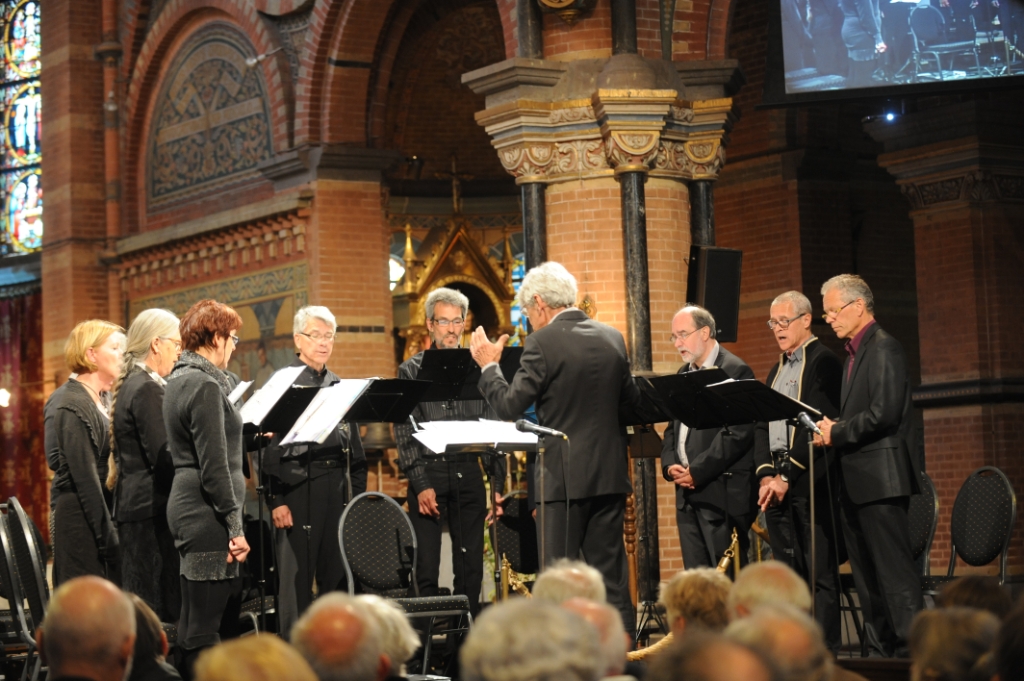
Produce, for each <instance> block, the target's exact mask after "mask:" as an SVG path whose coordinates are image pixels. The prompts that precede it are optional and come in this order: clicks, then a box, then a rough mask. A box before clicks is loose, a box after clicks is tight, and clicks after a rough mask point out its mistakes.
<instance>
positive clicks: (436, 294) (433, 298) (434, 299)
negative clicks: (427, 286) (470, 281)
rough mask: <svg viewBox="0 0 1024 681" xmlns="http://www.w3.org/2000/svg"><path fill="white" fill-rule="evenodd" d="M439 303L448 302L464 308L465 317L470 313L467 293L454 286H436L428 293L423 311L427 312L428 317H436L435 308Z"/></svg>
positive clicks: (463, 314) (461, 308)
mask: <svg viewBox="0 0 1024 681" xmlns="http://www.w3.org/2000/svg"><path fill="white" fill-rule="evenodd" d="M438 303H447V304H448V305H451V306H453V307H457V308H459V309H460V310H462V316H463V318H465V316H466V315H467V314H469V298H467V297H466V294H464V293H462V292H461V291H456V290H455V289H453V288H443V287H442V288H435V289H434V290H433V291H431V292H430V293H429V294H427V302H425V303H424V304H423V311H424V312H425V313H426V315H427V319H433V318H434V308H435V307H437V304H438Z"/></svg>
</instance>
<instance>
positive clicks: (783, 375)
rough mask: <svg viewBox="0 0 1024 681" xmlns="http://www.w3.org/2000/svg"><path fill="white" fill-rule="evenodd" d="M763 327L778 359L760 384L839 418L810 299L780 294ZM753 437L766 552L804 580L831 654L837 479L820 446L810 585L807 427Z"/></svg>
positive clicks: (782, 426)
mask: <svg viewBox="0 0 1024 681" xmlns="http://www.w3.org/2000/svg"><path fill="white" fill-rule="evenodd" d="M768 328H770V329H771V330H772V332H773V333H774V335H775V340H776V342H778V344H779V349H780V350H782V354H781V355H780V356H779V363H778V364H776V365H775V366H773V367H772V368H771V370H770V371H769V372H768V378H767V380H766V381H765V382H766V383H767V384H768V385H769V386H771V387H772V388H773V389H774V390H777V391H778V392H780V393H782V394H783V395H787V396H788V397H792V398H793V399H795V400H799V401H800V402H803V403H804V404H807V405H809V406H811V407H814V408H815V409H817V410H818V411H820V412H821V413H822V414H824V415H826V416H829V417H835V416H836V415H837V414H838V413H839V390H840V388H841V385H842V380H843V366H842V363H841V362H840V361H839V358H838V357H836V354H835V353H834V352H832V351H831V350H829V349H828V348H826V347H825V346H824V345H822V344H821V342H819V341H818V339H817V338H816V337H815V336H814V335H813V334H812V333H811V301H810V300H808V299H807V296H805V295H804V294H802V293H800V292H799V291H787V292H786V293H783V294H782V295H780V296H779V297H777V298H776V299H775V300H774V301H773V302H772V306H771V318H770V319H769V320H768ZM759 435H763V436H764V437H766V438H767V441H768V446H767V447H757V448H756V449H755V452H754V464H755V466H756V471H755V473H756V476H757V478H758V482H759V493H758V499H757V500H758V504H759V505H760V506H761V509H762V510H763V511H764V516H765V521H766V522H767V524H768V535H769V536H770V537H771V545H772V552H773V553H774V554H775V557H776V558H777V559H778V560H782V561H784V562H785V563H787V564H788V565H789V566H790V567H791V568H793V569H794V570H796V571H797V572H798V573H799V574H800V576H801V577H803V578H804V579H805V580H807V582H808V585H809V586H810V587H811V591H812V593H813V594H814V598H815V615H816V616H817V620H818V622H819V623H820V624H821V627H822V630H823V632H824V634H825V643H826V644H827V645H828V646H829V648H830V649H832V650H833V651H834V650H837V649H838V648H839V646H840V644H841V643H842V641H841V637H842V630H841V628H840V621H839V593H838V589H837V588H836V569H837V565H836V553H835V551H834V548H835V534H834V530H835V529H836V524H837V522H838V520H835V519H833V518H832V515H831V510H832V509H833V508H835V507H836V504H835V503H833V501H832V499H831V497H832V496H833V494H832V491H833V490H835V489H836V486H835V484H832V485H831V486H830V485H829V483H830V482H831V483H836V482H838V471H836V470H835V461H834V458H833V457H830V458H829V460H828V461H826V460H825V459H824V457H823V456H822V454H824V450H823V449H822V448H818V449H817V451H816V452H815V457H814V464H815V470H814V481H815V483H814V484H815V499H814V502H815V507H816V508H815V510H816V514H815V523H814V526H813V528H814V532H815V546H814V549H815V553H816V555H817V557H816V558H815V560H816V561H817V571H816V575H815V578H816V581H817V584H811V583H810V577H811V574H810V573H811V570H810V564H811V553H810V551H811V534H810V533H811V527H812V525H811V510H810V509H811V506H810V492H811V485H810V475H809V474H808V468H809V461H808V455H809V452H808V447H807V436H808V430H807V429H806V428H804V427H799V428H794V427H792V426H787V425H786V423H785V422H784V421H773V422H772V423H770V424H764V425H762V426H761V431H760V432H759ZM830 469H831V470H830ZM836 510H837V511H838V509H837V508H836Z"/></svg>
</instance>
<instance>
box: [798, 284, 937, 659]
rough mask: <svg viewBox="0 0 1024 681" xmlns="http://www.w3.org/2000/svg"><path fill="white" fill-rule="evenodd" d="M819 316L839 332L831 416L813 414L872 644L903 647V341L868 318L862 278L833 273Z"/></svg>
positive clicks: (906, 559)
mask: <svg viewBox="0 0 1024 681" xmlns="http://www.w3.org/2000/svg"><path fill="white" fill-rule="evenodd" d="M821 293H822V295H823V296H824V304H825V320H826V321H828V323H829V324H831V325H832V330H833V331H835V332H836V335H837V336H838V337H839V338H843V339H846V341H847V343H846V351H847V353H848V354H849V357H848V358H847V359H846V365H845V366H844V368H843V387H842V394H841V397H840V408H839V418H838V419H837V420H835V421H833V420H832V419H830V418H828V417H825V418H824V419H823V420H822V421H820V422H819V423H818V427H819V428H820V429H821V431H822V433H823V439H824V442H825V444H826V445H830V446H833V447H835V450H836V455H837V456H838V458H839V468H840V472H841V478H840V479H841V487H840V496H839V500H840V507H841V510H842V521H843V535H844V537H845V540H846V549H847V552H848V553H849V555H850V567H851V568H852V569H853V580H854V583H855V584H856V586H857V593H858V594H859V595H860V602H861V607H862V608H863V612H864V622H865V629H866V632H865V636H866V638H867V642H868V645H869V646H870V647H871V648H872V649H873V650H874V651H875V652H877V653H882V654H896V655H906V654H907V650H906V646H907V637H908V636H909V634H910V623H911V621H912V620H913V619H914V615H915V614H917V612H918V611H919V610H920V609H921V608H922V605H923V603H922V597H921V580H920V577H919V575H918V573H917V570H916V569H915V567H914V559H913V556H912V555H911V553H910V529H909V527H908V521H907V508H908V506H909V503H910V495H911V494H914V493H916V492H918V484H917V480H918V476H917V471H915V465H914V461H913V458H912V457H911V456H910V452H909V448H908V445H907V435H908V433H909V430H910V428H911V418H910V383H909V381H908V380H907V362H906V358H905V356H904V354H903V347H902V346H901V345H900V343H899V341H897V340H896V339H895V338H893V337H892V336H890V335H889V334H888V333H886V332H885V331H884V330H882V328H881V327H879V326H878V324H877V323H876V322H875V312H874V311H875V305H874V296H873V295H872V294H871V289H870V288H868V285H867V283H866V282H865V281H864V280H863V279H861V278H860V277H858V276H856V275H853V274H841V275H839V276H836V277H833V278H831V279H829V280H828V281H826V282H825V284H824V285H823V286H822V287H821Z"/></svg>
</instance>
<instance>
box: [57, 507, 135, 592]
mask: <svg viewBox="0 0 1024 681" xmlns="http://www.w3.org/2000/svg"><path fill="white" fill-rule="evenodd" d="M53 529H54V532H53V587H54V588H57V587H58V586H60V585H61V584H63V583H64V582H66V581H68V580H69V579H74V578H75V577H83V576H86V575H96V576H98V577H103V578H105V579H109V580H110V581H112V582H113V583H114V584H117V585H118V586H120V585H121V575H120V561H118V564H117V565H113V564H109V563H107V562H106V561H105V560H104V559H103V557H102V556H100V550H99V548H98V547H97V546H96V540H95V539H94V538H93V533H92V527H91V526H90V525H89V521H88V520H86V518H85V511H83V510H82V502H81V500H80V499H79V498H78V495H77V494H75V493H74V492H62V493H61V495H60V496H59V497H58V498H57V504H56V507H55V508H54V509H53Z"/></svg>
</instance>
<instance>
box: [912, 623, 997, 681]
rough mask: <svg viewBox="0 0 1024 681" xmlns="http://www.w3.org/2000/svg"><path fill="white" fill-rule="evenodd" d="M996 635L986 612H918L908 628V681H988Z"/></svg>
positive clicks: (995, 624)
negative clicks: (909, 679) (910, 663)
mask: <svg viewBox="0 0 1024 681" xmlns="http://www.w3.org/2000/svg"><path fill="white" fill-rule="evenodd" d="M998 632H999V618H997V617H996V616H995V615H993V614H992V613H990V612H988V611H986V610H977V609H975V608H960V607H953V608H944V609H942V610H922V611H921V612H919V613H918V614H917V616H916V617H915V618H914V622H913V624H911V625H910V659H911V661H912V665H911V667H910V678H911V681H988V679H989V678H990V677H991V676H992V669H991V665H992V656H991V655H990V654H989V651H990V649H991V648H992V644H993V643H994V642H995V640H996V634H997V633H998Z"/></svg>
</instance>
